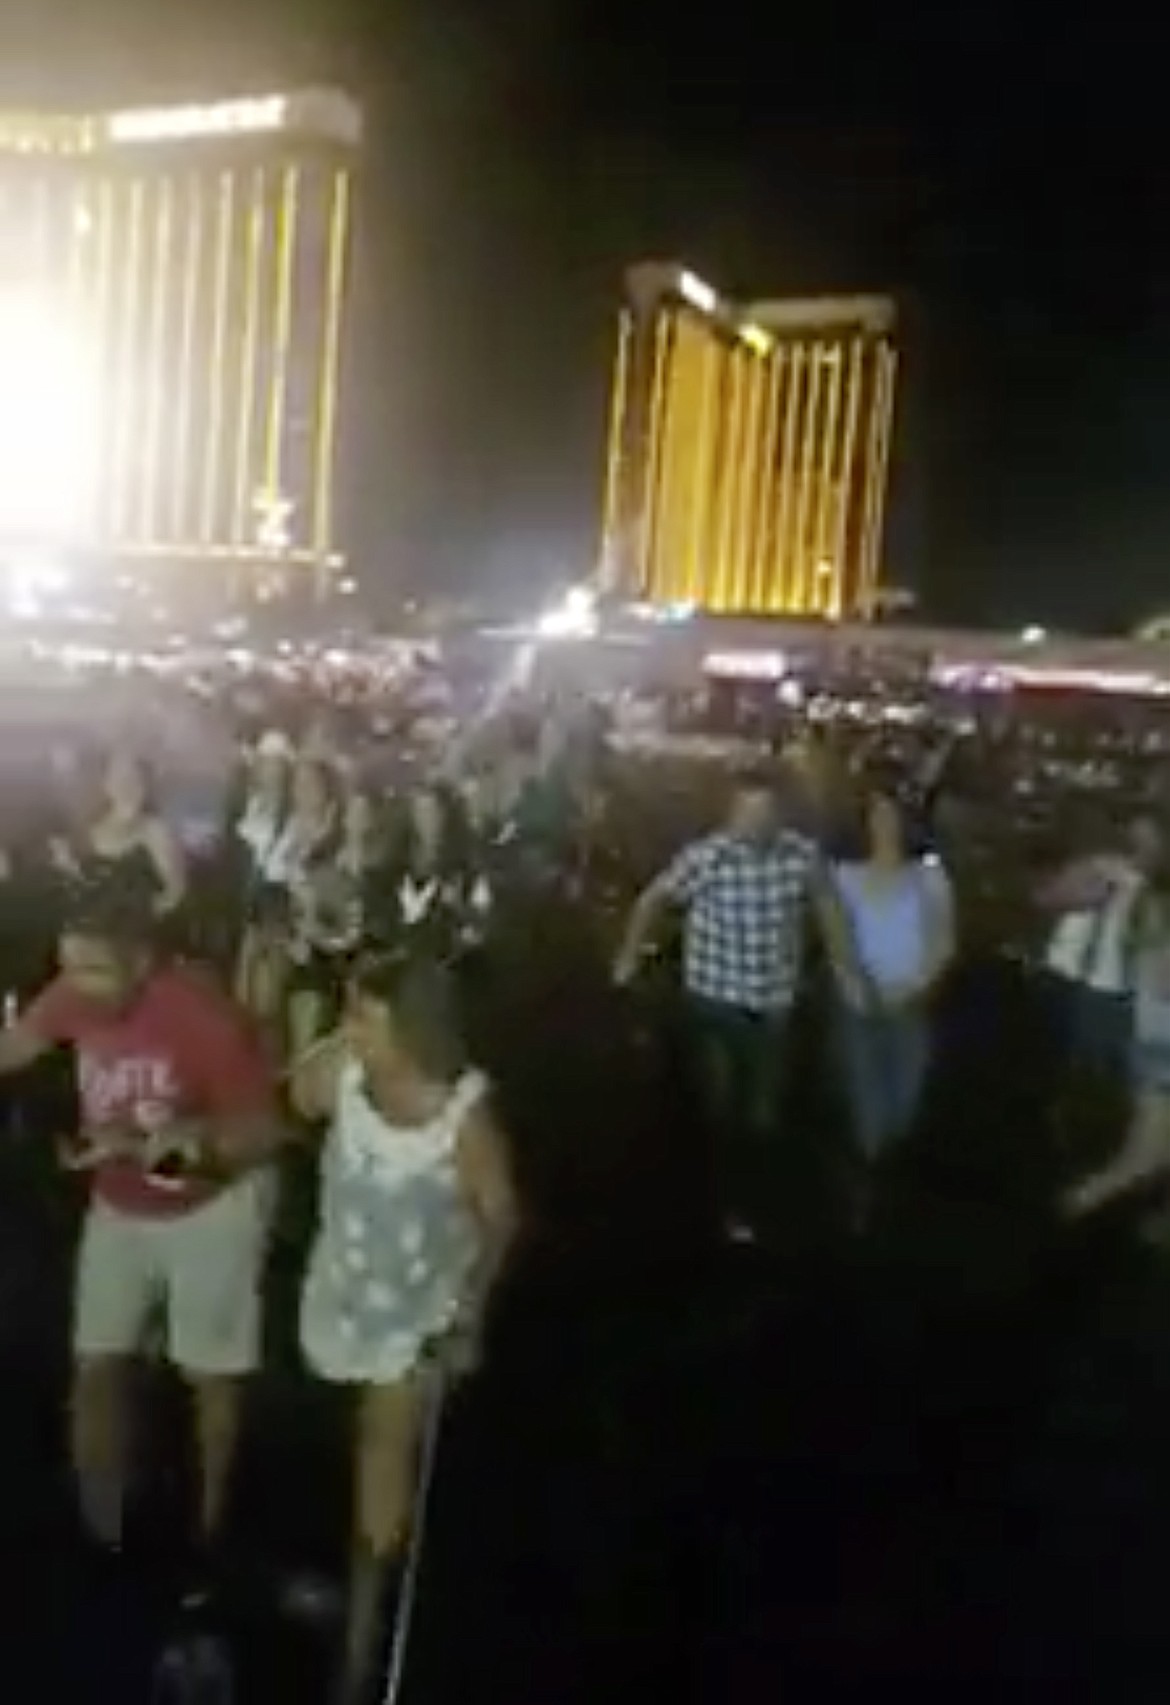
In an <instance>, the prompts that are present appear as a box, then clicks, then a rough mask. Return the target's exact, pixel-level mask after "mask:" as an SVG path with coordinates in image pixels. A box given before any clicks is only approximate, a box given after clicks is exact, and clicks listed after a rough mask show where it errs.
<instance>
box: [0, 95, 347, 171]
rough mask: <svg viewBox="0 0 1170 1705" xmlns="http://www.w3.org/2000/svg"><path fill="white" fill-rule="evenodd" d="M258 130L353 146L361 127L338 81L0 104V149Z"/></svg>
mask: <svg viewBox="0 0 1170 1705" xmlns="http://www.w3.org/2000/svg"><path fill="white" fill-rule="evenodd" d="M264 134H271V135H276V134H286V135H296V136H304V137H314V138H317V139H318V140H321V141H326V142H338V143H342V144H343V145H345V146H348V147H356V146H357V145H358V143H359V142H360V141H361V134H362V115H361V109H360V108H359V106H358V105H357V102H356V101H354V100H353V99H352V97H351V96H349V95H346V94H344V93H343V92H342V91H341V90H339V89H325V88H318V89H296V90H288V91H285V92H283V93H276V94H261V95H248V96H244V97H242V98H239V99H233V100H224V101H204V102H190V101H188V102H182V103H179V104H175V105H168V106H144V107H122V108H118V109H116V110H113V111H109V112H101V113H70V112H60V113H52V112H11V111H10V112H5V111H2V110H0V154H19V155H34V156H35V155H84V154H102V153H107V152H114V151H117V152H118V153H121V152H124V151H125V150H128V149H133V148H142V147H151V146H154V145H156V144H159V143H177V142H196V141H213V140H216V139H220V140H222V139H224V138H227V137H233V136H236V137H243V136H258V135H264Z"/></svg>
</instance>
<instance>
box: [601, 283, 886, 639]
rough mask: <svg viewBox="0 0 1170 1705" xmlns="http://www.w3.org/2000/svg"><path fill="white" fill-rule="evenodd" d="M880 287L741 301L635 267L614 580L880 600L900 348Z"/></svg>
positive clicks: (608, 520) (762, 606) (606, 548)
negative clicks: (870, 292) (872, 292)
mask: <svg viewBox="0 0 1170 1705" xmlns="http://www.w3.org/2000/svg"><path fill="white" fill-rule="evenodd" d="M893 331H894V309H893V304H892V303H891V302H890V301H889V300H888V299H887V298H884V297H851V298H825V299H816V300H813V301H801V302H785V301H781V302H771V303H760V304H753V305H750V306H742V305H738V304H735V303H731V302H727V301H724V300H723V299H722V298H721V297H720V296H719V295H718V293H717V292H716V291H715V290H714V289H713V288H712V287H711V286H710V285H708V284H705V283H704V282H703V281H702V280H701V279H699V278H697V277H696V276H695V275H694V274H693V273H691V272H688V271H686V270H680V269H678V268H675V267H664V266H645V267H639V268H636V269H635V270H634V272H633V273H632V274H631V277H630V289H629V301H628V304H627V307H626V309H625V311H624V312H623V315H622V321H621V327H620V333H619V348H618V354H617V360H616V367H615V374H614V385H613V394H612V403H611V415H610V426H609V443H608V455H607V467H606V490H605V502H604V531H603V540H602V550H601V561H602V564H603V578H604V580H605V583H606V586H607V589H608V590H611V591H613V592H615V593H618V594H619V595H621V596H622V597H624V598H627V599H630V600H634V601H639V602H645V603H650V604H657V605H661V604H693V605H695V606H696V607H698V608H701V609H705V610H710V611H713V612H720V613H737V612H738V613H745V614H766V615H807V616H816V617H822V618H827V619H830V620H842V619H845V618H847V617H850V616H857V615H861V616H866V615H870V614H872V613H873V611H874V609H875V606H876V603H877V599H878V595H879V591H880V578H881V576H880V559H881V539H882V528H883V518H884V509H885V496H886V485H887V477H888V466H889V447H890V430H891V422H892V415H893V404H894V390H895V378H896V369H897V354H896V350H895V347H894V342H893Z"/></svg>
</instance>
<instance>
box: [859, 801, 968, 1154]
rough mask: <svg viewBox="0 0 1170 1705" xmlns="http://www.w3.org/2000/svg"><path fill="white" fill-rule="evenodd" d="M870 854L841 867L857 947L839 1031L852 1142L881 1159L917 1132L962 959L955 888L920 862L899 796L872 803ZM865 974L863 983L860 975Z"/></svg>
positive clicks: (932, 863) (868, 811)
mask: <svg viewBox="0 0 1170 1705" xmlns="http://www.w3.org/2000/svg"><path fill="white" fill-rule="evenodd" d="M864 837H865V839H864V847H863V851H862V856H861V857H860V858H858V859H856V860H844V861H842V862H840V863H838V864H837V865H836V867H835V876H836V883H837V889H838V892H839V894H840V896H841V903H842V907H843V910H844V913H845V917H846V919H847V921H848V925H849V930H850V934H851V936H852V941H853V949H854V952H853V960H854V963H853V965H851V966H850V967H849V974H848V975H847V976H843V977H842V978H841V1012H840V1032H841V1040H842V1047H843V1055H844V1064H845V1072H846V1087H847V1093H848V1097H849V1104H850V1110H851V1113H852V1118H853V1126H854V1132H855V1136H856V1139H857V1142H858V1145H859V1147H860V1148H861V1150H862V1153H863V1154H864V1155H865V1156H866V1158H867V1159H870V1160H873V1159H875V1158H876V1157H877V1156H878V1155H879V1154H880V1153H881V1152H882V1150H883V1149H885V1148H886V1147H887V1146H888V1145H889V1143H890V1142H892V1141H894V1140H895V1139H897V1138H898V1137H900V1136H903V1135H904V1134H905V1133H906V1131H907V1130H908V1129H909V1128H910V1126H911V1125H912V1123H913V1120H914V1116H915V1114H916V1112H917V1110H918V1104H919V1100H920V1098H921V1094H922V1087H923V1083H924V1081H925V1078H926V1072H927V1067H928V1065H929V1060H930V1047H931V998H932V996H933V994H934V992H935V989H936V988H937V986H938V983H939V980H940V978H941V977H942V975H943V973H944V972H945V971H946V969H947V967H948V965H949V964H950V962H951V960H952V958H953V957H954V951H955V934H954V908H953V904H952V896H951V885H950V882H949V881H948V879H947V876H946V872H945V871H944V870H943V868H942V865H941V864H940V863H939V862H938V860H937V859H932V858H921V857H918V856H916V854H915V852H914V850H913V848H912V846H911V844H910V837H909V834H908V832H907V823H906V818H905V813H904V811H903V808H902V805H901V802H900V801H899V800H898V798H897V796H896V795H895V793H894V792H893V791H892V790H887V789H882V788H875V789H873V790H871V792H870V793H869V795H868V798H867V799H866V802H865V810H864ZM858 970H859V971H860V976H859V975H858Z"/></svg>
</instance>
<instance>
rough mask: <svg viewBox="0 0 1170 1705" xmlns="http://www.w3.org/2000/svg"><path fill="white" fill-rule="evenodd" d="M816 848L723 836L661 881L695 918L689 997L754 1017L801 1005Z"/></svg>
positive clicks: (691, 850) (693, 849)
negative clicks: (798, 1000)
mask: <svg viewBox="0 0 1170 1705" xmlns="http://www.w3.org/2000/svg"><path fill="white" fill-rule="evenodd" d="M818 867H819V866H818V857H817V853H816V849H815V848H814V846H813V844H812V843H811V842H810V841H806V840H805V839H804V838H803V837H802V836H800V835H796V834H793V833H792V832H791V831H784V832H783V833H781V834H779V835H777V836H776V838H775V839H774V840H772V841H770V842H768V843H767V844H765V845H763V846H755V845H753V844H752V843H751V842H750V841H745V840H741V839H740V838H738V837H737V836H735V835H730V834H727V833H721V834H716V835H710V836H708V838H707V839H706V840H702V841H695V842H694V843H693V844H692V845H691V846H689V847H684V849H683V851H682V852H681V853H680V854H679V855H678V857H677V858H676V859H675V861H674V863H673V864H672V865H670V866H669V867H668V869H667V870H666V871H665V872H664V874H663V876H662V877H661V879H660V881H661V886H662V888H663V890H664V891H665V892H666V893H667V894H668V895H669V896H670V898H671V899H673V900H675V901H676V902H677V903H678V904H679V905H681V906H684V907H685V908H686V912H687V919H686V933H685V939H684V960H683V977H684V981H685V983H686V988H687V992H688V993H689V994H692V995H698V996H700V997H701V998H702V999H704V1000H712V1001H720V1002H723V1003H724V1004H726V1005H728V1006H735V1007H740V1008H742V1009H744V1010H746V1011H748V1012H766V1013H770V1012H782V1011H784V1010H786V1009H787V1008H788V1007H790V1006H792V1004H793V1003H794V1001H795V999H796V994H797V988H798V985H799V982H800V973H801V967H802V964H803V957H804V951H803V950H804V938H805V931H806V925H807V918H808V907H809V900H810V897H811V894H812V889H813V884H814V880H815V877H816V872H817V870H818Z"/></svg>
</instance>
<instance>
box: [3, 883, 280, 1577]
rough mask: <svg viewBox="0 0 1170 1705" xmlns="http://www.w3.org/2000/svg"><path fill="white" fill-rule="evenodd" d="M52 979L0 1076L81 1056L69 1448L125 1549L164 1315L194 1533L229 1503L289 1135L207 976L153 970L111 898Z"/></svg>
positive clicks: (154, 963)
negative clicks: (141, 1380) (188, 1418)
mask: <svg viewBox="0 0 1170 1705" xmlns="http://www.w3.org/2000/svg"><path fill="white" fill-rule="evenodd" d="M60 964H61V970H60V974H59V976H58V977H57V978H56V979H55V981H54V982H52V983H51V984H50V985H49V987H48V988H47V989H45V990H44V992H43V993H42V994H41V995H40V996H39V997H38V998H37V999H36V1000H35V1001H34V1002H33V1004H32V1006H31V1007H29V1009H28V1011H27V1012H26V1013H24V1015H23V1016H22V1017H21V1018H20V1019H19V1020H18V1021H17V1023H16V1024H15V1025H14V1026H13V1027H12V1028H10V1029H9V1030H7V1031H6V1032H4V1033H3V1034H0V1071H17V1070H20V1069H22V1068H23V1067H25V1066H28V1065H31V1064H32V1063H33V1062H34V1061H35V1060H36V1059H38V1058H39V1057H40V1056H41V1055H43V1054H45V1053H46V1052H48V1051H49V1050H50V1049H52V1048H54V1047H56V1046H58V1045H62V1044H72V1045H73V1047H74V1048H75V1050H76V1059H77V1078H78V1090H79V1094H80V1101H81V1109H82V1129H81V1131H80V1132H79V1133H78V1134H77V1136H76V1138H75V1140H73V1141H72V1142H71V1143H70V1144H69V1146H68V1148H67V1150H66V1163H67V1164H68V1165H70V1166H71V1167H73V1168H75V1169H85V1170H89V1171H91V1172H92V1175H93V1191H92V1196H91V1201H90V1206H89V1212H88V1215H87V1218H86V1222H85V1230H84V1233H83V1235H82V1241H81V1248H80V1251H79V1255H78V1261H77V1276H76V1281H75V1307H74V1328H73V1344H74V1358H75V1381H74V1404H73V1452H74V1465H75V1469H76V1472H77V1477H78V1487H79V1492H80V1496H81V1501H82V1506H83V1511H84V1513H85V1516H86V1519H87V1522H88V1524H89V1526H90V1528H91V1529H92V1530H93V1532H94V1534H95V1537H97V1538H98V1539H99V1540H101V1541H102V1542H104V1543H107V1544H113V1545H117V1544H118V1543H119V1542H120V1539H121V1530H122V1506H123V1501H124V1493H125V1485H126V1471H127V1466H128V1464H127V1444H128V1438H129V1428H128V1424H127V1423H128V1417H127V1414H126V1398H127V1389H126V1380H125V1372H126V1366H127V1360H128V1358H130V1357H133V1356H134V1355H135V1354H136V1353H137V1352H138V1351H140V1350H141V1348H142V1346H143V1339H144V1336H145V1334H146V1331H147V1328H148V1327H149V1325H150V1323H151V1320H152V1318H153V1317H154V1316H155V1315H156V1313H157V1312H158V1311H159V1310H160V1309H162V1310H165V1314H166V1325H167V1337H168V1347H169V1352H170V1356H171V1359H172V1360H173V1361H174V1363H175V1365H176V1366H177V1367H178V1368H179V1370H180V1371H181V1372H182V1373H183V1375H184V1377H185V1378H186V1379H187V1380H188V1382H189V1383H190V1386H191V1389H192V1391H193V1393H194V1397H195V1412H196V1423H197V1428H198V1438H199V1451H200V1461H201V1468H202V1485H201V1516H202V1528H203V1534H204V1538H205V1539H208V1540H210V1539H211V1538H212V1537H213V1536H214V1532H215V1529H216V1527H217V1525H218V1522H219V1518H220V1516H221V1513H222V1510H223V1504H224V1498H225V1494H226V1490H227V1485H228V1477H229V1473H230V1469H231V1464H232V1457H233V1454H234V1447H235V1442H236V1434H237V1430H238V1420H239V1409H240V1381H241V1379H242V1377H243V1376H244V1375H246V1374H249V1373H251V1372H252V1371H253V1370H254V1369H255V1367H256V1365H257V1360H258V1356H259V1348H260V1326H261V1318H260V1309H261V1304H260V1284H261V1278H262V1272H263V1266H264V1259H265V1253H266V1246H267V1237H268V1225H269V1218H270V1208H271V1198H272V1188H273V1180H272V1173H271V1168H270V1167H269V1166H268V1165H267V1164H266V1163H267V1162H268V1161H269V1160H270V1159H271V1157H272V1155H273V1153H274V1152H275V1150H276V1148H277V1147H278V1145H279V1143H280V1140H281V1127H280V1122H279V1119H278V1115H277V1109H276V1098H275V1094H274V1086H273V1082H272V1078H271V1075H270V1072H269V1070H268V1068H267V1066H266V1065H265V1062H264V1059H263V1056H262V1054H261V1052H260V1050H259V1048H258V1047H257V1045H256V1044H255V1042H254V1041H253V1039H252V1038H251V1036H250V1034H249V1032H248V1029H247V1027H246V1025H245V1022H244V1020H243V1019H242V1018H241V1016H240V1015H239V1014H238V1013H237V1012H236V1011H235V1009H234V1008H233V1007H232V1006H231V1005H230V1004H229V1003H228V1002H227V1001H226V1000H225V999H224V997H223V996H221V995H220V994H219V993H218V991H217V990H215V989H214V987H212V986H211V985H209V984H208V983H206V982H205V981H201V980H199V979H197V978H196V977H194V976H192V975H189V974H185V973H183V972H182V971H180V970H177V969H175V968H173V967H171V966H169V965H167V964H165V963H162V962H160V961H159V960H158V959H157V958H156V955H155V953H154V950H153V945H152V940H151V923H150V921H149V920H148V919H146V918H144V917H143V916H141V915H140V914H139V913H138V912H137V910H136V909H135V910H127V909H126V908H124V907H122V906H119V905H118V904H117V903H116V902H104V903H95V904H94V905H93V906H92V907H91V908H89V909H88V910H87V911H86V912H85V913H84V914H82V915H79V916H78V917H76V918H75V919H74V920H73V921H72V922H71V923H69V924H68V925H67V927H66V929H65V931H64V933H63V935H62V938H61V946H60Z"/></svg>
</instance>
